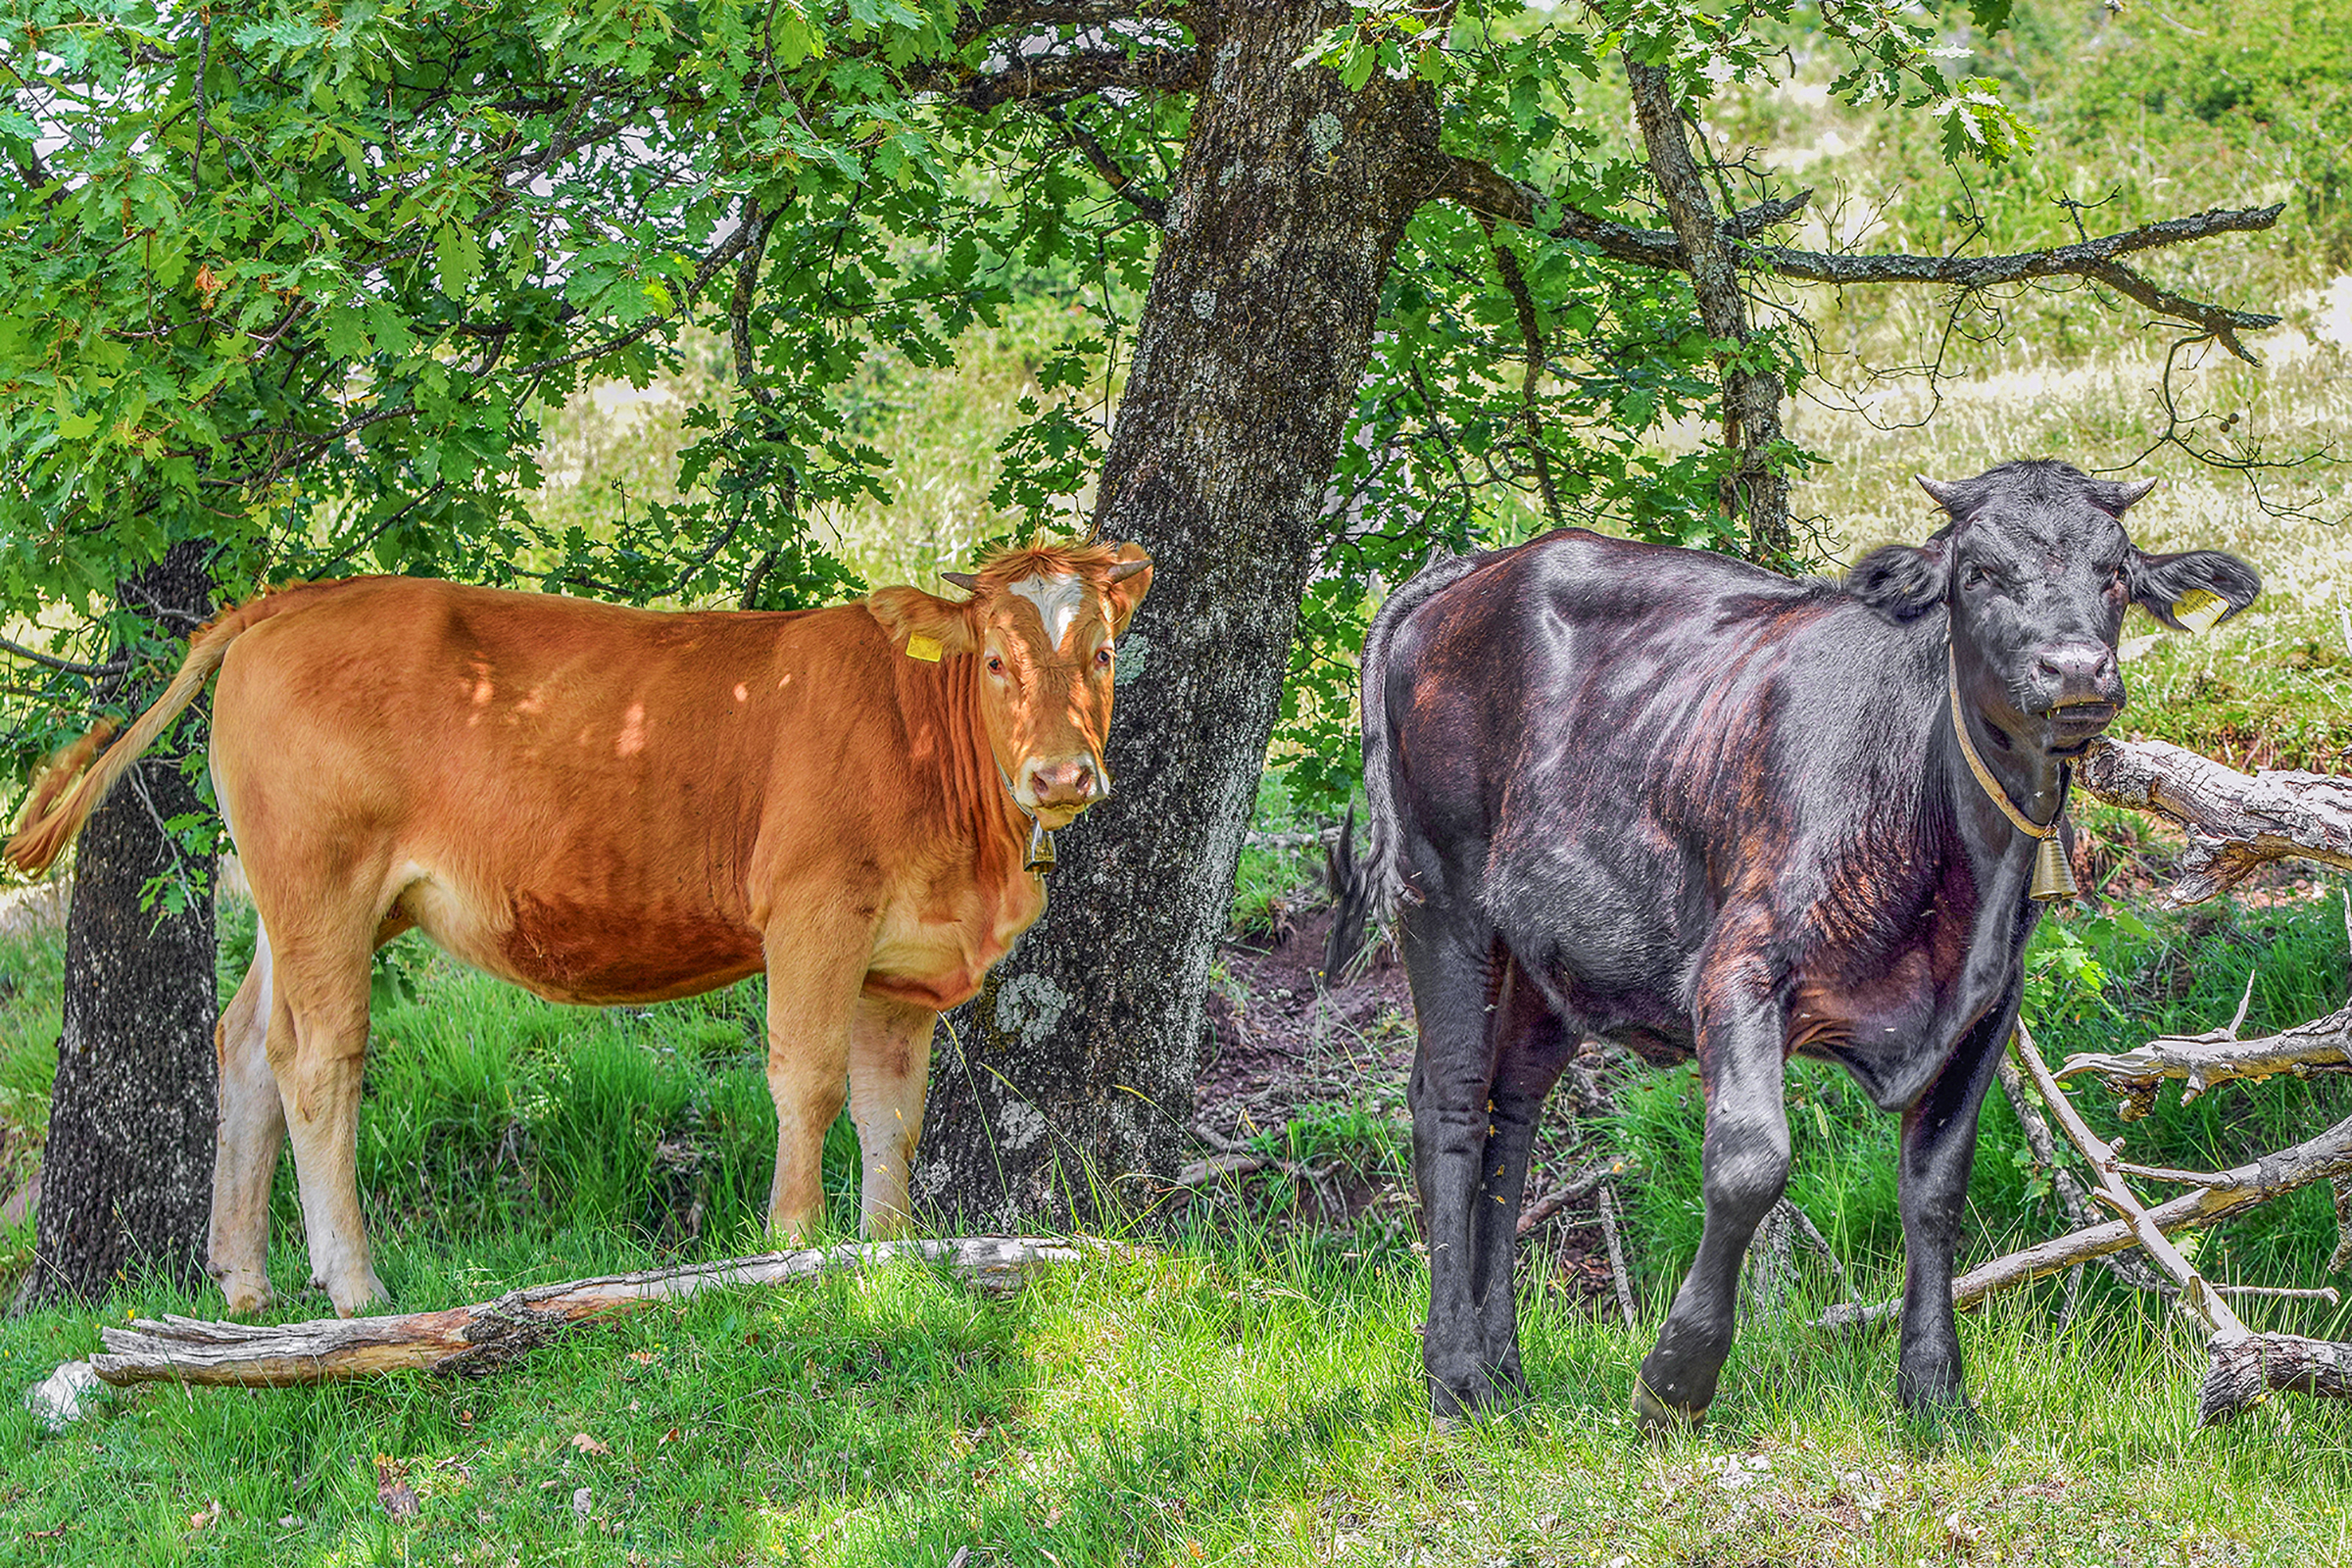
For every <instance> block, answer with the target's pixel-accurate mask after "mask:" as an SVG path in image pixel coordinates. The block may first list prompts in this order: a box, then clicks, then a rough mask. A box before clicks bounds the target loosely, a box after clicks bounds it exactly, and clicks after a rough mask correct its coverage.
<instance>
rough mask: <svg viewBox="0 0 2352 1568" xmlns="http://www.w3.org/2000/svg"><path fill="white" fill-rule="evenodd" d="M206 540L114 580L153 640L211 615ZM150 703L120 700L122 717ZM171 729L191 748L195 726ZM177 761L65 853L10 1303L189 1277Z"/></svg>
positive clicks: (208, 1146) (201, 900)
mask: <svg viewBox="0 0 2352 1568" xmlns="http://www.w3.org/2000/svg"><path fill="white" fill-rule="evenodd" d="M210 548H211V547H210V546H209V545H206V544H204V543H203V542H201V541H189V542H184V543H181V544H176V545H173V546H172V548H171V550H170V551H169V552H168V553H167V554H166V555H165V557H164V559H163V560H162V561H161V562H159V563H158V564H155V565H154V566H151V567H149V568H148V569H147V570H146V571H143V572H141V573H140V574H139V575H138V576H136V577H133V578H131V579H129V580H128V581H126V582H124V583H123V584H122V587H121V591H120V593H119V595H118V598H119V599H120V602H121V603H122V604H123V606H124V607H125V608H127V609H132V610H137V611H150V612H153V613H155V616H156V618H157V619H159V620H160V621H161V623H162V626H163V630H164V632H165V634H166V635H168V636H171V637H174V638H178V637H184V636H186V634H187V633H188V631H189V630H190V629H192V627H193V626H195V625H196V624H198V623H200V622H202V621H203V620H204V619H205V618H207V617H208V616H209V615H210V614H211V613H212V594H213V582H212V576H211V573H210V571H209V570H208V569H207V565H206V562H207V559H208V557H209V555H210ZM104 695H107V696H109V697H112V696H115V695H117V694H115V693H106V694H104ZM153 695H154V694H153V693H152V692H147V693H134V694H131V695H130V707H132V708H133V709H134V710H135V709H137V708H139V707H141V706H143V705H144V703H145V702H146V700H147V699H148V698H150V697H152V696H153ZM199 712H201V710H199ZM177 733H178V735H179V736H180V737H181V739H182V742H183V744H184V745H186V746H188V747H191V748H197V749H201V747H202V745H203V732H202V725H201V722H200V720H199V719H197V718H196V717H194V716H191V717H190V718H189V719H187V720H183V721H182V722H181V724H180V726H179V728H178V731H177ZM182 755H184V754H182V753H179V752H176V751H171V750H159V751H158V752H156V753H155V754H154V755H152V756H150V757H148V758H146V759H145V760H142V761H141V762H140V763H139V764H138V765H137V766H136V767H135V768H133V769H132V770H131V772H130V774H129V775H128V777H127V778H125V779H124V781H123V787H122V788H119V789H117V790H116V791H115V792H114V793H113V794H111V795H110V796H108V797H107V799H106V801H105V803H104V804H102V805H101V806H100V807H99V808H98V809H97V810H96V811H94V812H93V813H91V816H90V821H89V825H88V826H87V827H86V828H84V829H83V830H82V834H81V839H80V845H79V848H78V849H77V850H76V851H75V855H74V862H73V907H72V908H71V910H70V911H69V913H68V915H67V917H66V986H65V1016H64V1030H63V1034H62V1038H61V1039H60V1040H59V1042H58V1053H57V1083H56V1087H55V1089H54V1091H53V1092H52V1096H51V1100H50V1108H49V1142H48V1146H47V1147H46V1149H44V1150H43V1152H42V1155H41V1200H40V1209H39V1220H38V1224H37V1226H36V1227H35V1231H34V1246H35V1249H36V1258H35V1261H34V1264H33V1267H32V1269H31V1271H30V1272H29V1273H28V1274H27V1275H26V1277H25V1285H24V1288H23V1290H22V1291H21V1292H20V1293H19V1296H18V1304H19V1305H20V1306H31V1305H40V1304H48V1303H53V1302H63V1301H71V1300H85V1301H87V1300H96V1299H99V1298H101V1297H103V1296H105V1295H106V1294H107V1292H108V1291H110V1290H112V1289H114V1288H115V1287H116V1286H117V1285H118V1284H120V1283H122V1282H123V1281H124V1280H126V1279H135V1278H138V1277H139V1276H141V1275H149V1276H155V1277H160V1278H164V1279H169V1280H172V1281H174V1282H177V1283H182V1284H193V1283H195V1282H196V1281H198V1280H199V1279H201V1277H202V1275H203V1268H204V1246H205V1225H206V1216H207V1214H208V1212H209V1211H210V1209H211V1207H212V1195H213V1114H214V1100H215V1087H214V1071H215V1069H214V1062H213V1024H214V1021H215V1018H216V1016H217V1014H218V1010H219V1009H218V1007H217V1006H216V1005H215V996H214V989H215V988H214V983H213V887H212V868H211V866H210V865H209V864H207V863H205V862H204V861H202V860H201V859H196V860H191V859H189V858H187V857H185V856H184V855H183V854H182V853H181V851H180V849H179V847H178V845H177V844H176V842H175V841H174V840H173V839H172V836H171V835H170V834H169V833H167V832H166V831H165V830H164V823H165V822H166V821H168V820H169V819H171V818H172V817H174V816H179V815H183V814H186V813H191V812H197V811H201V810H202V809H203V806H202V804H201V803H200V802H199V801H198V800H197V798H196V792H195V791H194V790H193V789H192V788H191V787H190V786H189V784H188V782H187V780H186V779H185V778H184V777H182V776H181V774H180V771H179V764H180V759H181V756H182ZM158 877H180V878H184V879H185V881H186V883H187V885H188V888H189V894H190V896H189V898H188V901H187V904H186V907H184V908H182V909H181V910H180V912H179V913H177V914H167V913H165V912H164V910H163V907H162V906H161V905H160V904H159V905H157V906H155V907H151V908H142V907H140V897H141V894H142V893H143V892H144V891H145V889H146V888H147V886H148V884H149V883H150V882H151V881H152V880H153V879H155V878H158Z"/></svg>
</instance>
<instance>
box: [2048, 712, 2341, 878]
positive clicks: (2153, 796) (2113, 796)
mask: <svg viewBox="0 0 2352 1568" xmlns="http://www.w3.org/2000/svg"><path fill="white" fill-rule="evenodd" d="M2074 775H2075V785H2076V787H2077V788H2079V789H2081V790H2082V792H2083V793H2084V794H2086V795H2089V796H2092V797H2094V798H2095V799H2098V800H2102V801H2105V802H2107V803H2108V804H2109V805H2110V806H2127V807H2131V808H2132V809H2135V810H2142V811H2154V812H2156V813H2158V814H2159V815H2162V816H2168V817H2171V818H2172V819H2173V820H2174V821H2175V822H2177V823H2179V824H2180V827H2181V828H2182V829H2183V830H2184V831H2185V832H2186V833H2187V834H2188V853H2187V854H2186V855H2184V856H2183V857H2181V860H2180V881H2178V882H2176V883H2175V884H2173V887H2172V889H2171V891H2169V892H2167V893H2166V894H2165V895H2164V898H2163V901H2162V902H2164V903H2166V904H2169V905H2171V906H2173V907H2176V908H2178V907H2181V906H2184V905H2190V904H2196V903H2199V902H2201V901H2203V900H2205V899H2210V898H2212V897H2213V896H2214V895H2215V894H2217V893H2226V892H2228V891H2229V889H2230V888H2232V887H2235V886H2236V885H2237V884H2238V883H2239V882H2240V881H2242V880H2243V879H2244V878H2245V877H2246V875H2247V874H2248V873H2249V872H2251V871H2253V870H2254V869H2255V868H2256V867H2258V866H2262V865H2267V864H2269V863H2270V862H2271V861H2273V860H2288V859H2305V860H2317V861H2319V862H2320V863H2321V864H2323V865H2333V866H2338V867H2341V868H2343V869H2345V870H2352V778H2336V777H2333V776H2331V775H2329V774H2326V773H2303V772H2279V771H2274V770H2271V769H2268V768H2266V769H2264V770H2262V771H2260V772H2257V773H2254V774H2252V775H2248V774H2245V773H2240V772H2238V771H2237V770H2236V769H2235V768H2232V767H2226V766H2224V765H2223V764H2222V763H2220V762H2217V761H2214V760H2212V759H2211V758H2206V757H2199V756H2198V755H2197V754H2196V753H2195V752H2192V751H2189V750H2187V749H2186V748H2184V747H2180V746H2175V745H2173V744H2171V743H2170V742H2167V741H2112V740H2103V739H2102V740H2097V741H2093V742H2092V743H2091V745H2090V749H2089V750H2088V751H2087V752H2086V753H2084V754H2083V757H2082V760H2081V761H2080V762H2077V763H2076V764H2075V768H2074Z"/></svg>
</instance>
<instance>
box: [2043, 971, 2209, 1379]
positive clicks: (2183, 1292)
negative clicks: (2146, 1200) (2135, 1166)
mask: <svg viewBox="0 0 2352 1568" xmlns="http://www.w3.org/2000/svg"><path fill="white" fill-rule="evenodd" d="M2009 1045H2010V1049H2011V1050H2012V1051H2014V1052H2015V1053H2016V1054H2017V1059H2018V1061H2019V1063H2020V1064H2021V1065H2023V1066H2024V1067H2025V1069H2026V1071H2027V1072H2028V1073H2029V1074H2030V1075H2031V1076H2032V1077H2033V1080H2034V1088H2035V1089H2036V1090H2038V1091H2040V1094H2041V1100H2042V1103H2043V1104H2045V1105H2047V1106H2048V1107H2049V1110H2050V1114H2051V1115H2053V1116H2056V1117H2057V1118H2058V1125H2059V1126H2060V1127H2062V1128H2064V1129H2065V1130H2066V1136H2067V1139H2068V1141H2069V1142H2071V1143H2072V1144H2073V1145H2074V1146H2075V1148H2076V1149H2077V1150H2079V1151H2080V1152H2082V1157H2083V1158H2084V1159H2087V1160H2089V1161H2090V1167H2091V1169H2092V1170H2094V1171H2096V1172H2097V1173H2098V1177H2099V1190H2098V1192H2096V1193H2095V1194H2093V1195H2092V1196H2093V1197H2095V1198H2097V1199H2098V1200H2099V1201H2102V1202H2104V1203H2106V1204H2107V1205H2108V1206H2109V1207H2110V1208H2113V1209H2114V1210H2115V1211H2116V1212H2117V1213H2119V1214H2121V1215H2122V1216H2123V1217H2124V1218H2125V1219H2126V1220H2127V1221H2129V1222H2130V1224H2131V1232H2132V1235H2133V1237H2134V1239H2136V1240H2137V1241H2138V1243H2139V1247H2140V1250H2142V1251H2144V1252H2146V1253H2147V1254H2148V1256H2149V1257H2150V1258H2151V1259H2152V1260H2153V1261H2154V1262H2155V1264H2156V1266H2157V1267H2159V1268H2161V1269H2163V1270H2164V1271H2165V1272H2166V1273H2167V1274H2170V1275H2171V1276H2172V1277H2173V1279H2174V1280H2175V1281H2176V1282H2177V1283H2178V1284H2179V1285H2180V1304H2181V1305H2182V1306H2183V1307H2184V1308H2185V1309H2186V1310H2187V1311H2189V1312H2192V1313H2194V1314H2195V1315H2196V1317H2197V1319H2198V1321H2200V1322H2202V1323H2203V1324H2204V1325H2205V1327H2206V1329H2207V1331H2208V1332H2210V1333H2211V1334H2213V1335H2214V1336H2215V1337H2216V1338H2218V1339H2222V1340H2228V1341H2236V1340H2242V1339H2244V1338H2245V1337H2246V1336H2247V1335H2248V1334H2249V1333H2250V1332H2252V1331H2251V1330H2249V1329H2248V1328H2247V1327H2246V1326H2245V1324H2243V1323H2241V1322H2239V1321H2238V1317H2237V1314H2236V1313H2235V1312H2233V1311H2231V1310H2230V1309H2229V1302H2228V1301H2226V1300H2224V1299H2222V1298H2221V1297H2220V1296H2219V1295H2217V1294H2216V1293H2215V1292H2214V1289H2213V1287H2212V1286H2210V1285H2208V1284H2206V1283H2205V1277H2204V1276H2203V1275H2201V1274H2199V1273H2198V1272H2197V1270H2196V1267H2195V1265H2194V1264H2192V1263H2190V1262H2189V1260H2188V1259H2187V1258H2186V1257H2183V1256H2182V1255H2181V1254H2180V1249H2178V1248H2176V1247H2175V1246H2173V1244H2172V1243H2171V1242H2170V1241H2169V1240H2167V1239H2166V1237H2165V1234H2164V1232H2163V1231H2162V1230H2160V1229H2158V1228H2157V1226H2156V1224H2155V1223H2154V1222H2153V1221H2152V1220H2150V1219H2149V1218H2148V1210H2147V1206H2146V1205H2145V1204H2143V1203H2141V1202H2140V1201H2139V1195H2138V1194H2136V1193H2134V1192H2132V1191H2131V1183H2129V1182H2127V1181H2125V1180H2124V1177H2123V1173H2122V1172H2121V1171H2119V1170H2118V1169H2117V1168H2116V1162H2115V1150H2114V1148H2113V1146H2111V1145H2109V1144H2108V1143H2107V1142H2106V1141H2105V1140H2104V1139H2102V1138H2100V1137H2099V1136H2098V1135H2097V1134H2096V1133H2093V1132H2092V1131H2091V1130H2090V1124H2089V1123H2087V1122H2085V1121H2084V1120H2083V1119H2082V1112H2080V1111H2078V1110H2076V1109H2075V1103H2074V1102H2073V1101H2071V1100H2069V1099H2067V1098H2066V1091H2065V1090H2063V1089H2061V1088H2059V1087H2058V1080H2057V1079H2055V1078H2053V1077H2051V1076H2050V1069H2049V1064H2048V1063H2046V1062H2044V1061H2043V1060H2042V1059H2041V1053H2040V1052H2039V1051H2038V1050H2036V1049H2035V1048H2034V1032H2033V1031H2032V1030H2030V1029H2028V1028H2027V1027H2026V1024H2025V1020H2024V1019H2022V1018H2021V1019H2019V1020H2018V1023H2017V1032H2016V1033H2015V1034H2014V1035H2013V1036H2011V1037H2010V1042H2009Z"/></svg>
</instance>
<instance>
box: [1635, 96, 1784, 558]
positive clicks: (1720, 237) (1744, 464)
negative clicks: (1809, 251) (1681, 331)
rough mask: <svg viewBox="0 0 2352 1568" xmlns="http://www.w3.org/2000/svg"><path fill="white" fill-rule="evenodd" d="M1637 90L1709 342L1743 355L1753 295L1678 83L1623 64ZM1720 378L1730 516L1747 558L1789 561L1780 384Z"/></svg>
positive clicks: (1728, 362) (1747, 373) (1646, 143)
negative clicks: (1697, 151)
mask: <svg viewBox="0 0 2352 1568" xmlns="http://www.w3.org/2000/svg"><path fill="white" fill-rule="evenodd" d="M1625 75H1626V80H1627V82H1628V83H1629V84H1630V85H1631V86H1632V88H1633V98H1634V118H1635V120H1636V121H1637V122H1639V123H1640V124H1641V127H1642V146H1643V147H1644V148H1645V149H1646V150H1647V152H1648V155H1649V172H1650V175H1651V177H1652V178H1654V179H1655V180H1656V181H1657V182H1658V194H1659V195H1660V196H1661V197H1663V198H1664V199H1665V202H1666V214H1667V217H1668V218H1669V219H1670V220H1671V221H1673V223H1674V233H1675V238H1677V239H1678V240H1680V241H1681V242H1682V247H1683V254H1684V255H1685V256H1686V257H1687V258H1689V265H1690V271H1691V289H1692V291H1693V292H1695V293H1696V294H1697V296H1698V315H1699V319H1700V320H1701V321H1703V322H1704V323H1705V324H1706V328H1707V335H1708V336H1709V337H1712V338H1715V339H1717V340H1719V341H1721V342H1725V343H1730V344H1734V345H1737V346H1738V348H1744V347H1745V346H1746V345H1747V341H1748V319H1747V297H1746V296H1745V295H1744V294H1743V293H1742V292H1741V291H1740V271H1739V267H1738V253H1737V252H1736V251H1735V249H1734V247H1733V245H1732V242H1731V241H1730V240H1729V239H1728V238H1726V237H1725V235H1724V231H1723V220H1722V219H1720V218H1718V217H1717V216H1716V214H1715V204H1714V202H1713V201H1712V200H1711V199H1709V197H1708V195H1707V182H1706V176H1705V175H1704V174H1702V173H1701V172H1700V171H1699V167H1698V161H1697V159H1695V158H1693V157H1692V156H1691V142H1690V139H1689V137H1687V136H1686V135H1685V134H1684V133H1683V107H1682V105H1681V104H1680V103H1679V102H1677V101H1676V99H1675V96H1674V85H1673V82H1672V80H1671V78H1670V77H1669V76H1668V74H1667V73H1666V71H1665V70H1664V69H1663V68H1662V67H1658V66H1643V65H1637V64H1636V63H1635V62H1634V61H1633V60H1632V58H1630V57H1629V58H1628V59H1627V60H1626V62H1625ZM1718 364H1719V365H1720V366H1721V368H1722V371H1723V444H1724V448H1725V450H1726V451H1727V452H1728V453H1730V455H1731V459H1732V467H1731V469H1730V471H1728V472H1727V473H1725V474H1724V476H1723V485H1722V494H1723V510H1724V514H1725V515H1727V516H1731V517H1736V518H1740V519H1741V520H1743V521H1744V522H1745V523H1746V524H1747V554H1748V559H1750V560H1751V561H1755V562H1758V563H1761V564H1765V565H1779V564H1784V563H1786V562H1789V560H1790V559H1791V557H1792V554H1793V547H1794V540H1793V539H1792V537H1791V536H1790V534H1789V479H1788V476H1787V475H1786V474H1783V473H1781V472H1780V471H1779V470H1777V469H1776V468H1774V467H1773V466H1772V459H1773V449H1774V448H1775V447H1777V446H1779V445H1780V444H1781V383H1780V381H1779V379H1778V378H1777V377H1775V376H1773V375H1770V374H1768V373H1764V372H1761V371H1757V370H1754V369H1750V368H1747V367H1746V366H1744V365H1742V364H1741V363H1740V359H1739V358H1738V356H1737V352H1736V351H1735V354H1734V355H1731V356H1725V357H1723V358H1722V359H1720V360H1719V361H1718Z"/></svg>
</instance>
